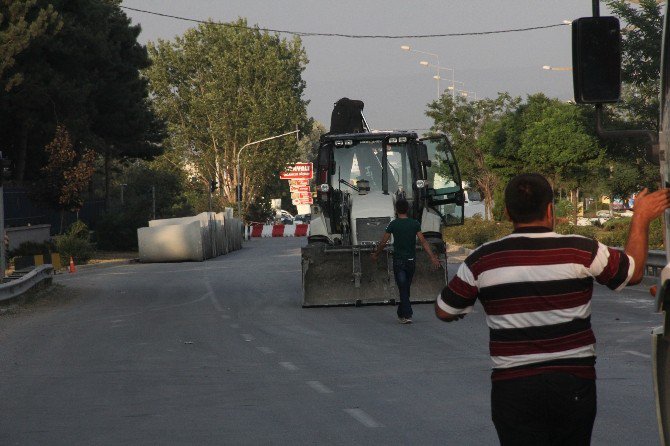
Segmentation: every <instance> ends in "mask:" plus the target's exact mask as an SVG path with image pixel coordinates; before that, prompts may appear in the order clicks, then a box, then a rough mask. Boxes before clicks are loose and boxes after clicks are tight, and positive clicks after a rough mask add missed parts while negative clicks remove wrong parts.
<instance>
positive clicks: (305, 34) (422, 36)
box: [120, 6, 569, 39]
mask: <svg viewBox="0 0 670 446" xmlns="http://www.w3.org/2000/svg"><path fill="white" fill-rule="evenodd" d="M120 7H121V8H122V9H126V10H128V11H135V12H141V13H144V14H150V15H155V16H159V17H165V18H169V19H175V20H181V21H185V22H193V23H206V24H214V25H220V26H227V27H229V28H240V29H258V30H260V31H266V32H272V33H279V34H289V35H293V36H300V37H342V38H347V39H427V38H434V37H461V36H484V35H490V34H504V33H517V32H524V31H534V30H538V29H549V28H558V27H561V26H568V25H569V24H568V23H557V24H554V25H543V26H531V27H527V28H513V29H503V30H496V31H478V32H465V33H444V34H416V35H398V36H394V35H384V34H369V35H366V34H340V33H315V32H305V31H288V30H282V29H272V28H259V27H254V26H243V25H236V24H233V23H223V22H215V21H212V20H199V19H192V18H188V17H180V16H177V15H172V14H165V13H162V12H156V11H147V10H145V9H137V8H131V7H129V6H120Z"/></svg>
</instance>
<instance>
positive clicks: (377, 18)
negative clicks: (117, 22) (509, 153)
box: [122, 0, 607, 130]
mask: <svg viewBox="0 0 670 446" xmlns="http://www.w3.org/2000/svg"><path fill="white" fill-rule="evenodd" d="M122 6H126V7H130V8H137V9H143V10H148V11H153V12H159V13H162V14H169V15H174V16H181V17H186V18H191V19H201V20H207V19H212V20H214V21H220V22H231V21H233V20H236V19H237V18H238V17H244V18H246V19H247V21H248V23H249V24H250V25H258V26H259V27H261V28H271V29H280V30H290V31H301V32H319V33H338V34H356V35H393V36H404V35H413V36H416V35H426V34H445V33H466V32H483V31H499V30H508V29H518V28H527V27H536V26H547V25H555V24H561V23H563V21H564V20H573V19H576V18H578V17H583V16H590V15H591V0H414V1H407V0H402V1H401V0H339V1H332V0H328V1H325V0H189V1H183V0H124V1H123V3H122ZM125 12H126V14H127V15H128V16H129V17H130V18H131V20H132V22H133V23H134V24H140V25H141V27H142V33H141V34H140V38H139V40H140V42H141V43H143V44H146V43H147V42H148V41H155V40H157V39H159V38H160V39H165V40H169V39H173V38H174V37H175V36H177V35H181V34H183V33H184V31H185V30H186V29H188V28H191V27H194V26H197V25H196V24H195V23H192V22H186V21H180V20H176V19H173V18H166V17H158V16H154V15H150V14H146V13H142V12H135V11H130V10H125ZM601 14H602V15H606V14H607V10H606V8H605V7H604V6H601ZM283 36H284V37H287V38H290V36H288V35H283ZM570 36H571V34H570V26H569V25H567V26H559V27H555V28H549V29H540V30H533V31H525V32H516V33H500V34H490V35H482V36H458V37H431V38H401V39H379V38H378V39H347V38H341V37H319V36H315V37H303V38H302V42H303V46H304V48H305V50H306V52H307V57H308V59H309V63H308V65H307V67H306V69H305V71H304V73H303V79H304V80H305V82H306V84H307V88H306V91H305V97H304V99H306V100H308V101H309V105H308V108H307V111H308V114H309V115H310V116H311V117H313V118H314V119H316V120H318V121H319V122H321V123H323V124H324V125H325V127H326V129H328V127H329V126H330V114H331V112H332V109H333V103H334V102H335V101H337V100H338V99H340V98H342V97H348V98H351V99H360V100H362V101H364V102H365V110H364V114H365V117H366V119H367V121H368V123H369V124H370V126H371V127H372V128H375V129H395V130H413V129H415V130H425V129H428V128H430V126H431V124H432V121H431V120H430V118H428V117H427V116H426V115H425V112H426V109H427V104H428V103H429V102H431V101H433V100H435V99H436V98H437V96H438V89H437V88H438V85H437V83H438V81H437V80H435V79H433V76H434V75H436V74H437V72H438V71H439V73H440V77H442V78H444V79H443V80H441V81H440V88H441V89H442V90H445V89H446V88H447V87H449V86H451V85H452V82H451V79H452V76H453V79H454V80H455V81H457V83H454V86H455V87H456V88H458V89H461V90H466V91H469V92H470V93H469V97H470V98H473V97H474V94H476V97H477V98H478V99H481V98H483V97H496V96H497V94H498V92H502V91H507V92H509V93H511V94H512V95H514V96H521V97H526V95H528V94H533V93H536V92H543V93H545V94H546V95H547V96H549V97H554V98H558V99H561V100H566V101H567V100H571V99H572V97H573V94H572V74H571V72H570V71H548V70H543V69H542V66H543V65H550V66H554V67H570V66H571V41H570V38H571V37H570ZM402 45H408V46H409V47H410V48H411V49H412V50H413V51H403V50H402V49H401V48H400V47H401V46H402ZM416 51H422V52H424V53H432V54H433V55H428V54H424V53H419V52H416ZM422 60H425V61H427V62H429V63H430V64H431V65H439V66H440V67H443V68H444V69H440V70H438V69H436V68H432V67H425V66H422V65H420V63H419V62H420V61H422ZM438 61H439V63H438ZM445 79H448V80H445Z"/></svg>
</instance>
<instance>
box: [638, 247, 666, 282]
mask: <svg viewBox="0 0 670 446" xmlns="http://www.w3.org/2000/svg"><path fill="white" fill-rule="evenodd" d="M667 264H668V260H667V259H666V257H665V251H655V250H650V251H649V254H648V255H647V264H646V265H645V271H644V273H645V276H652V277H658V276H659V275H660V274H661V270H662V269H663V267H664V266H665V265H667Z"/></svg>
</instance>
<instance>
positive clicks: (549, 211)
mask: <svg viewBox="0 0 670 446" xmlns="http://www.w3.org/2000/svg"><path fill="white" fill-rule="evenodd" d="M546 218H547V221H550V222H552V223H553V221H554V203H549V204H548V205H547V214H546Z"/></svg>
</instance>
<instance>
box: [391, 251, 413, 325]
mask: <svg viewBox="0 0 670 446" xmlns="http://www.w3.org/2000/svg"><path fill="white" fill-rule="evenodd" d="M415 267H416V262H415V261H414V259H412V260H401V259H393V275H394V276H395V283H396V285H398V291H399V292H400V304H399V305H398V317H406V318H410V317H412V305H411V304H410V301H409V288H410V287H411V286H412V277H414V269H415Z"/></svg>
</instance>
